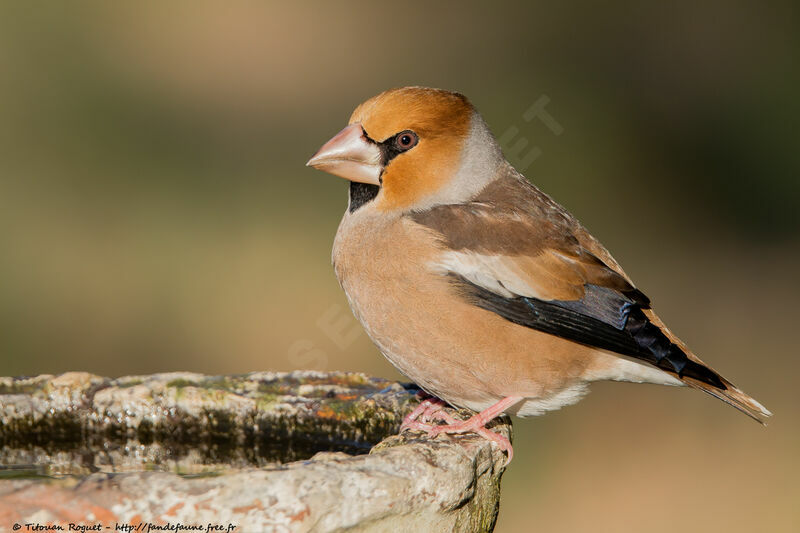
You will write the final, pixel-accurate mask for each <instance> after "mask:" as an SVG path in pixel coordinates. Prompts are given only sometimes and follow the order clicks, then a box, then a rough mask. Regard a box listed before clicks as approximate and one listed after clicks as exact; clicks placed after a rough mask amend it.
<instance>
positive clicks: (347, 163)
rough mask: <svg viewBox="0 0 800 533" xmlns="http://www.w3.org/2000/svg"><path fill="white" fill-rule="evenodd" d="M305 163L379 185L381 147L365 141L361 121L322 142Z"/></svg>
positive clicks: (345, 176) (352, 179) (344, 176)
mask: <svg viewBox="0 0 800 533" xmlns="http://www.w3.org/2000/svg"><path fill="white" fill-rule="evenodd" d="M306 166H308V167H314V168H316V169H319V170H324V171H325V172H330V173H331V174H334V175H336V176H341V177H342V178H345V179H348V180H350V181H359V182H361V183H371V184H373V185H380V176H381V170H382V165H381V150H380V148H378V145H377V144H375V143H373V142H370V141H368V140H367V138H366V135H364V130H363V128H362V127H361V124H359V123H356V124H350V125H349V126H347V127H346V128H345V129H343V130H342V131H340V132H339V133H337V134H336V135H335V136H334V137H333V139H331V140H330V141H328V142H326V143H325V144H323V145H322V148H320V149H319V150H318V151H317V153H316V154H314V156H313V157H312V158H311V159H309V160H308V163H306Z"/></svg>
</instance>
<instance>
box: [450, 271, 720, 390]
mask: <svg viewBox="0 0 800 533" xmlns="http://www.w3.org/2000/svg"><path fill="white" fill-rule="evenodd" d="M450 276H451V277H452V279H453V283H454V284H455V285H456V286H457V287H458V288H459V290H460V291H461V292H462V293H463V294H464V296H465V297H467V298H468V299H469V300H470V301H471V302H472V303H473V304H474V305H477V306H478V307H481V308H483V309H486V310H487V311H491V312H493V313H496V314H498V315H500V316H501V317H503V318H505V319H506V320H509V321H511V322H513V323H515V324H519V325H521V326H525V327H529V328H532V329H535V330H538V331H543V332H545V333H549V334H551V335H556V336H558V337H561V338H564V339H568V340H571V341H574V342H579V343H581V344H585V345H588V346H592V347H595V348H601V349H604V350H609V351H612V352H615V353H618V354H621V355H626V356H630V357H634V358H636V359H640V360H643V361H645V362H647V363H650V364H652V365H654V366H656V367H658V368H660V369H661V370H664V371H666V372H669V373H671V374H676V375H678V376H679V377H691V378H694V379H696V380H699V381H702V382H704V383H708V384H709V385H713V386H714V387H717V388H720V389H726V388H727V387H726V386H725V384H724V383H723V382H722V380H721V378H720V376H719V375H718V374H717V373H716V372H714V371H713V370H711V369H709V368H707V367H705V366H703V365H700V364H698V363H696V362H694V361H692V360H691V359H689V358H688V356H687V355H686V354H685V353H684V352H683V350H681V348H680V347H679V346H677V345H676V344H674V343H672V342H671V341H670V340H669V338H668V337H667V336H666V335H664V333H663V332H662V331H661V329H660V328H659V327H658V326H656V325H654V324H652V323H651V322H650V320H649V319H648V318H647V316H646V315H645V314H644V312H643V311H642V310H643V309H648V308H649V306H650V301H649V300H648V299H647V297H646V296H645V295H644V294H642V293H641V292H640V291H639V290H637V289H631V290H629V291H628V290H626V291H625V292H624V293H623V292H618V291H616V290H613V289H609V288H607V287H599V286H597V285H586V286H585V289H586V290H585V295H584V297H583V298H581V299H580V300H570V301H561V300H558V301H545V300H539V299H537V298H530V297H524V296H516V297H511V298H507V297H504V296H501V295H499V294H497V293H495V292H492V291H490V290H488V289H485V288H483V287H481V286H479V285H476V284H474V283H472V282H470V281H469V280H467V279H465V278H464V277H462V276H459V275H457V274H450Z"/></svg>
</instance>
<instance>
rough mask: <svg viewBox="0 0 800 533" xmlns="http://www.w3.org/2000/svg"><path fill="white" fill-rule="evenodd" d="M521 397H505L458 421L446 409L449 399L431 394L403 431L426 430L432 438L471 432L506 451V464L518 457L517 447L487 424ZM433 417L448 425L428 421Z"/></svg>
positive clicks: (409, 419)
mask: <svg viewBox="0 0 800 533" xmlns="http://www.w3.org/2000/svg"><path fill="white" fill-rule="evenodd" d="M520 400H522V398H520V397H516V396H511V397H508V398H503V399H502V400H500V401H499V402H497V403H496V404H494V405H492V406H491V407H489V408H487V409H484V410H483V411H481V412H480V413H477V414H475V415H473V416H471V417H470V418H468V419H467V420H458V419H456V418H454V417H453V416H452V415H450V414H449V413H448V412H447V411H445V410H444V407H445V406H446V405H447V404H446V403H445V402H443V401H442V400H440V399H439V398H434V397H428V398H426V399H424V400H423V401H422V402H421V403H420V404H419V405H418V406H417V408H416V409H414V411H412V412H411V413H410V414H409V415H408V416H407V417H406V418H405V420H403V424H402V425H401V426H400V431H403V430H405V429H412V430H417V431H424V432H426V433H427V434H428V435H429V436H431V437H436V436H437V435H441V434H442V433H445V434H449V433H468V432H470V431H471V432H473V433H477V434H478V435H480V436H481V437H483V438H485V439H487V440H490V441H492V442H494V443H495V444H497V446H498V447H499V448H500V449H501V450H502V451H504V452H506V454H508V461H506V465H508V463H510V462H511V459H512V458H513V457H514V448H513V447H512V446H511V441H510V440H509V439H508V438H507V437H504V436H503V435H499V434H497V433H495V432H494V431H492V430H490V429H489V428H487V427H486V424H488V423H489V422H491V421H492V420H494V419H495V418H497V417H498V416H500V415H501V414H503V411H505V410H506V409H508V408H509V407H511V406H512V405H514V404H516V403H517V402H519V401H520ZM432 420H440V421H442V422H444V424H442V425H433V424H429V423H427V422H430V421H432Z"/></svg>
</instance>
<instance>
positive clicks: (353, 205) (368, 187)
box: [349, 181, 381, 213]
mask: <svg viewBox="0 0 800 533" xmlns="http://www.w3.org/2000/svg"><path fill="white" fill-rule="evenodd" d="M380 190H381V188H380V186H378V185H372V184H371V183H359V182H357V181H351V182H350V207H349V211H350V212H351V213H353V212H355V211H356V210H357V209H358V208H359V207H361V206H362V205H364V204H366V203H368V202H371V201H372V200H374V199H375V197H376V196H378V192H380Z"/></svg>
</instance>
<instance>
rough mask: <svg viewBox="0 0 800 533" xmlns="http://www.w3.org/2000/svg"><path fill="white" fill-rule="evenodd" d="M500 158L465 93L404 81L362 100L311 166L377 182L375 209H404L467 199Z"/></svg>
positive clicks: (489, 176)
mask: <svg viewBox="0 0 800 533" xmlns="http://www.w3.org/2000/svg"><path fill="white" fill-rule="evenodd" d="M502 162H503V156H502V153H501V151H500V148H499V147H498V146H497V142H496V141H495V139H494V137H493V136H492V134H491V133H490V132H489V129H488V127H487V126H486V123H485V122H484V121H483V119H482V118H481V117H480V115H479V114H478V113H477V111H476V110H475V108H474V107H473V106H472V104H471V103H470V102H469V101H468V100H467V98H466V97H465V96H463V95H461V94H458V93H454V92H449V91H443V90H440V89H429V88H424V87H404V88H401V89H391V90H388V91H385V92H383V93H381V94H379V95H377V96H375V97H373V98H370V99H369V100H367V101H366V102H364V103H363V104H361V105H359V106H358V107H357V108H356V110H355V111H354V112H353V115H352V116H351V117H350V122H349V126H347V127H346V128H344V129H343V130H342V131H340V132H339V133H338V134H336V135H335V136H334V137H333V138H332V139H331V140H330V141H328V142H327V143H325V144H324V145H323V146H322V148H320V149H319V151H318V152H317V153H316V154H314V156H313V157H312V158H311V159H310V160H309V161H308V163H307V165H308V166H311V167H314V168H317V169H320V170H324V171H326V172H330V173H331V174H335V175H337V176H341V177H343V178H346V179H348V180H350V181H354V182H361V183H368V184H371V185H373V186H375V187H379V190H378V194H377V195H376V197H375V206H376V208H378V209H380V210H383V211H398V210H399V211H406V210H417V209H425V208H428V207H431V206H434V205H440V204H448V203H459V202H463V201H466V200H468V199H469V198H471V197H472V196H474V195H475V194H477V193H478V192H479V191H480V190H481V189H483V187H485V185H486V184H487V183H489V182H490V181H492V179H493V178H494V176H495V174H496V173H497V169H498V168H499V166H500V164H501V163H502Z"/></svg>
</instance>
